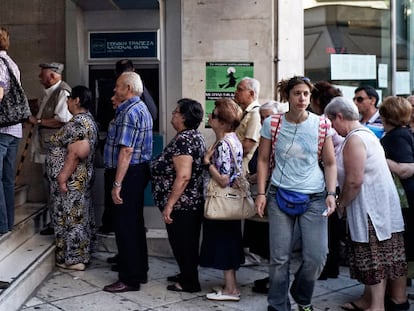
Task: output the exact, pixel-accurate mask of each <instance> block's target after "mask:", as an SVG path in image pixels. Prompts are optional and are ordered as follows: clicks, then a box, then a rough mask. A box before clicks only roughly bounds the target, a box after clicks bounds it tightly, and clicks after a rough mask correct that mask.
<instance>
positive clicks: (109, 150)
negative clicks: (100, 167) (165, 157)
mask: <svg viewBox="0 0 414 311" xmlns="http://www.w3.org/2000/svg"><path fill="white" fill-rule="evenodd" d="M123 146H124V147H130V148H133V153H132V158H131V162H130V165H133V164H139V163H143V162H147V161H150V160H151V157H152V117H151V114H150V113H149V111H148V108H147V106H145V104H144V102H143V101H142V100H141V99H140V98H139V96H134V97H132V98H130V99H128V100H126V101H125V102H123V103H122V104H121V105H119V106H118V108H117V109H116V113H115V118H114V119H113V120H112V121H111V122H110V123H109V128H108V137H107V138H106V144H105V149H104V160H105V167H106V168H116V167H117V164H118V157H119V151H120V149H121V147H123Z"/></svg>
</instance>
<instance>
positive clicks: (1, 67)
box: [0, 51, 23, 138]
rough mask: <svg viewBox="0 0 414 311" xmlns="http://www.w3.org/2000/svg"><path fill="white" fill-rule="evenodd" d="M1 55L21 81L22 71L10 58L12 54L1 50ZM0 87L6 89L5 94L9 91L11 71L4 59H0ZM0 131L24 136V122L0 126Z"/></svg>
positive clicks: (20, 136)
mask: <svg viewBox="0 0 414 311" xmlns="http://www.w3.org/2000/svg"><path fill="white" fill-rule="evenodd" d="M0 57H1V58H4V59H6V61H7V62H8V63H9V66H10V69H11V71H12V72H13V74H14V76H15V77H16V79H17V81H19V82H20V71H19V68H18V67H17V65H16V63H15V62H14V61H13V60H12V59H11V58H10V56H8V55H7V52H6V51H0ZM0 87H2V88H3V89H4V94H7V93H8V92H9V88H10V77H9V71H8V70H7V66H6V64H5V63H4V62H3V61H2V60H0ZM0 133H2V134H8V135H12V136H14V137H17V138H22V136H23V134H22V124H21V123H18V124H15V125H11V126H5V127H0Z"/></svg>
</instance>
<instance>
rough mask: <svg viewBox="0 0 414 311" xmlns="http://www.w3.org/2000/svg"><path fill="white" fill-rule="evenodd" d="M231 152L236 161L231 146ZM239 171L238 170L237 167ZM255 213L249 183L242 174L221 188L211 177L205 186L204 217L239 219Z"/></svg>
mask: <svg viewBox="0 0 414 311" xmlns="http://www.w3.org/2000/svg"><path fill="white" fill-rule="evenodd" d="M228 143H229V145H230V148H231V154H232V156H233V159H234V160H235V161H236V157H235V155H234V150H233V147H232V146H231V144H230V142H228ZM238 171H239V172H240V170H239V169H238ZM254 215H256V208H255V205H254V201H253V199H252V197H251V194H250V184H249V182H248V181H247V179H246V177H245V176H244V175H243V174H240V176H238V177H237V178H236V180H235V181H234V183H233V186H232V187H229V186H227V187H225V188H222V187H221V186H220V185H219V184H218V183H217V182H216V181H215V180H214V179H213V178H210V181H209V183H208V186H207V196H206V202H205V205H204V217H205V218H208V219H216V220H240V219H246V218H250V217H253V216H254Z"/></svg>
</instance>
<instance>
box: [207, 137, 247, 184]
mask: <svg viewBox="0 0 414 311" xmlns="http://www.w3.org/2000/svg"><path fill="white" fill-rule="evenodd" d="M229 143H230V144H231V146H230V145H229ZM231 148H233V152H234V155H235V157H236V162H235V161H234V159H233V155H232V150H231ZM242 161H243V146H242V144H241V142H240V140H239V139H238V138H237V135H236V133H234V132H233V133H228V134H226V135H225V136H224V137H223V139H222V140H220V141H219V142H218V143H217V145H216V147H215V151H214V154H213V161H212V162H213V163H214V166H215V167H216V168H217V170H218V171H219V173H220V175H230V181H229V186H231V185H232V184H233V182H234V179H235V178H236V177H237V176H239V175H240V172H242ZM236 165H237V166H236Z"/></svg>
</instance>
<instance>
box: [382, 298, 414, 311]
mask: <svg viewBox="0 0 414 311" xmlns="http://www.w3.org/2000/svg"><path fill="white" fill-rule="evenodd" d="M384 305H385V310H386V311H405V310H408V309H410V303H409V302H408V299H407V300H406V302H403V303H395V302H394V301H392V300H391V298H389V297H385V303H384Z"/></svg>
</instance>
